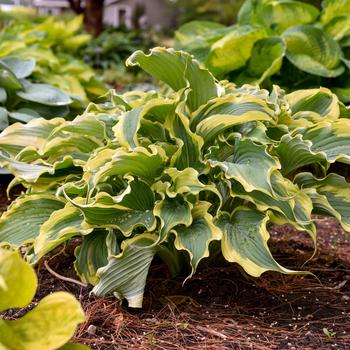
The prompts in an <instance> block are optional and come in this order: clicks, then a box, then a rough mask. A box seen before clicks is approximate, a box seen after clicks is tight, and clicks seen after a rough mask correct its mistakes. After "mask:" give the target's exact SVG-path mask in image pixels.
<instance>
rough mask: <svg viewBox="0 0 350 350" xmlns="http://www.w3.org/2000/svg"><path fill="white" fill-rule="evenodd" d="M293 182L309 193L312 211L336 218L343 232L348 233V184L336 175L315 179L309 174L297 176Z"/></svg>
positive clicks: (349, 218) (349, 205)
mask: <svg viewBox="0 0 350 350" xmlns="http://www.w3.org/2000/svg"><path fill="white" fill-rule="evenodd" d="M294 182H295V183H297V184H298V185H299V186H300V187H303V188H308V189H310V190H311V189H316V192H314V191H310V192H309V195H310V197H311V199H312V202H313V205H314V210H315V212H316V213H317V212H318V213H320V214H328V215H332V216H334V217H336V218H337V219H338V220H339V222H340V224H341V225H342V227H343V228H344V230H345V231H348V232H350V184H349V183H348V182H346V180H345V179H344V178H343V177H342V176H339V175H337V174H329V175H328V176H326V177H325V178H323V179H317V178H316V177H314V176H313V175H312V174H311V173H301V174H298V175H297V176H296V177H295V179H294Z"/></svg>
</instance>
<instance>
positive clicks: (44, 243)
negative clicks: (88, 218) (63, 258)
mask: <svg viewBox="0 0 350 350" xmlns="http://www.w3.org/2000/svg"><path fill="white" fill-rule="evenodd" d="M83 221H84V217H83V214H82V213H81V211H80V210H79V209H77V208H75V207H74V206H72V205H71V204H70V203H68V204H66V206H65V207H64V208H62V209H59V210H56V211H54V212H53V213H52V214H51V215H50V217H49V218H48V219H47V220H46V221H45V222H44V223H43V224H42V225H41V226H40V233H39V235H38V237H36V238H35V240H34V244H33V248H34V256H33V257H32V259H33V260H32V261H34V260H35V261H38V260H39V259H41V258H42V257H43V256H44V255H45V254H47V253H48V252H50V251H51V250H53V249H54V248H56V247H57V246H58V245H60V244H61V243H63V242H65V241H67V240H68V239H70V238H71V237H73V236H78V235H79V236H80V235H86V234H88V233H90V232H91V231H92V228H86V229H84V228H83V227H82V223H83Z"/></svg>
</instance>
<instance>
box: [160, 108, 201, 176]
mask: <svg viewBox="0 0 350 350" xmlns="http://www.w3.org/2000/svg"><path fill="white" fill-rule="evenodd" d="M183 107H184V105H183V104H179V105H178V108H177V110H176V112H177V113H176V114H174V115H171V116H170V117H169V118H168V119H167V121H166V123H167V124H166V125H167V126H168V128H169V131H170V135H171V136H172V137H174V138H175V140H176V143H177V146H178V150H177V151H176V152H175V153H174V154H173V156H172V158H171V165H172V166H175V167H176V168H178V169H179V170H182V169H186V168H189V167H191V168H197V169H200V168H201V167H202V166H203V164H202V159H201V148H202V146H203V139H202V138H201V137H200V136H198V135H197V134H196V133H193V132H192V131H191V130H190V127H189V120H188V118H186V116H185V114H184V113H183Z"/></svg>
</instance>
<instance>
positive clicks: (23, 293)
mask: <svg viewBox="0 0 350 350" xmlns="http://www.w3.org/2000/svg"><path fill="white" fill-rule="evenodd" d="M37 284H38V281H37V278H36V274H35V271H34V269H33V268H32V267H31V266H30V265H29V264H27V263H26V262H25V261H24V260H23V259H22V258H21V256H20V255H19V253H18V252H14V251H10V250H5V249H1V248H0V312H2V311H5V310H7V309H10V308H17V307H25V306H27V305H28V304H29V303H30V302H31V301H32V299H33V298H34V295H35V292H36V288H37ZM24 286H25V287H24ZM0 329H1V326H0ZM0 344H1V336H0Z"/></svg>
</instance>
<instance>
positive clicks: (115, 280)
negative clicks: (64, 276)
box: [93, 233, 157, 307]
mask: <svg viewBox="0 0 350 350" xmlns="http://www.w3.org/2000/svg"><path fill="white" fill-rule="evenodd" d="M156 240H157V236H156V235H152V234H149V233H144V234H141V235H137V236H135V237H133V238H130V239H126V240H124V241H123V242H122V244H121V250H122V252H121V253H120V254H118V255H115V256H111V257H109V261H108V264H107V265H106V266H105V267H102V268H100V269H99V270H98V272H97V276H98V278H99V283H98V284H97V285H96V286H95V288H94V289H93V292H94V293H95V294H96V295H97V296H103V295H106V294H110V293H113V294H114V295H115V296H116V297H118V298H119V299H123V298H125V299H126V300H127V301H128V304H129V307H142V299H143V293H144V289H145V284H146V279H147V274H148V270H149V267H150V265H151V262H152V260H153V257H154V255H155V254H156V252H157V247H156V246H155V245H154V243H155V242H156Z"/></svg>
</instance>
